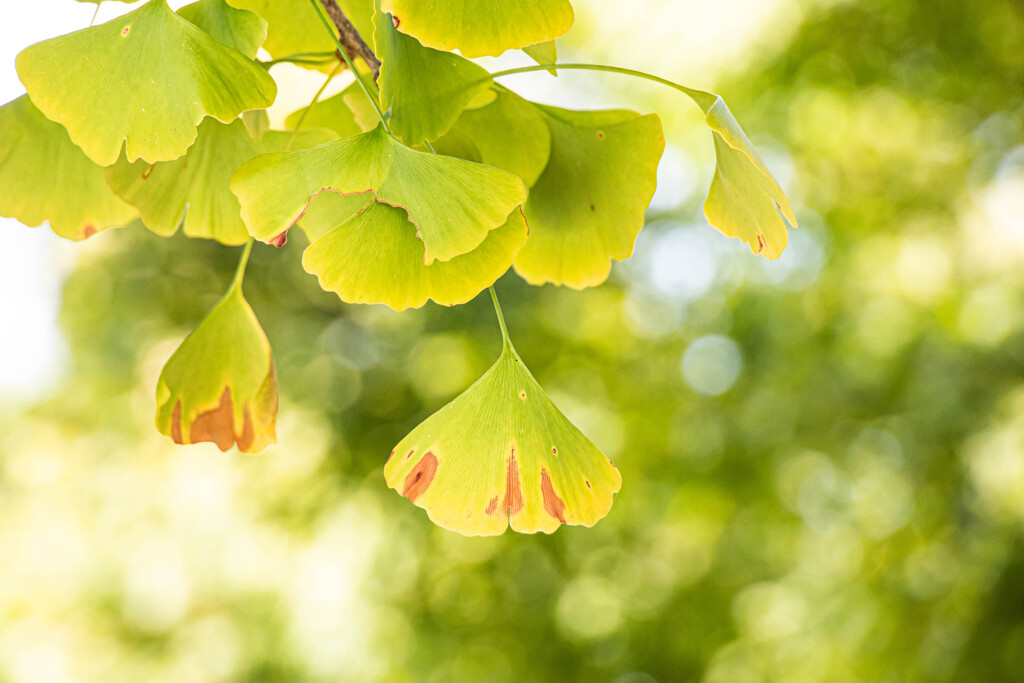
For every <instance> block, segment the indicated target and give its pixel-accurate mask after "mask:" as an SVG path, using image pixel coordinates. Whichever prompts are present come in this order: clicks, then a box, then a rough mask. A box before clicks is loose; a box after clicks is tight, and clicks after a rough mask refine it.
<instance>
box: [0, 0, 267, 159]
mask: <svg viewBox="0 0 1024 683" xmlns="http://www.w3.org/2000/svg"><path fill="white" fill-rule="evenodd" d="M17 67H18V75H19V76H20V77H21V80H22V82H23V83H24V84H25V87H26V88H27V89H28V94H29V96H30V97H31V98H32V102H33V103H34V104H35V105H36V106H37V107H38V108H39V110H40V111H42V112H43V114H45V115H46V116H47V118H49V119H51V120H52V121H56V122H58V123H60V124H61V125H63V126H64V127H65V128H67V130H68V134H69V135H70V137H71V140H72V141H73V142H74V143H75V144H77V145H78V146H79V147H81V148H82V150H83V151H84V152H85V153H86V155H87V156H88V157H89V158H90V159H92V160H93V161H95V162H96V163H98V164H100V165H101V166H109V165H110V164H112V163H114V162H115V161H117V157H118V155H119V154H120V152H121V148H122V146H125V149H126V152H127V156H128V159H129V161H135V160H136V159H140V158H141V159H144V160H145V161H148V162H150V163H153V162H157V161H167V160H170V159H176V158H178V157H179V156H181V155H182V154H184V153H185V150H187V149H188V148H189V146H190V145H191V144H192V143H193V142H194V141H195V138H196V126H197V125H198V124H199V122H200V121H201V120H202V119H203V118H204V117H206V116H212V117H214V118H216V119H219V120H220V121H223V122H224V123H228V122H230V121H232V120H234V119H235V118H236V117H237V116H238V115H239V114H240V113H242V112H243V111H245V110H247V109H265V108H267V107H269V106H270V105H271V104H272V103H273V102H274V98H275V96H276V94H277V86H276V85H275V83H274V81H273V79H272V78H270V76H268V75H267V73H266V71H264V70H263V69H262V68H260V67H259V66H258V65H257V64H256V63H254V62H253V61H251V60H249V59H247V58H246V57H245V56H244V55H242V54H241V53H239V52H236V51H235V50H232V49H230V48H228V47H226V46H224V45H222V44H221V43H219V42H217V41H216V40H214V39H213V38H211V37H210V36H209V35H207V34H206V33H205V32H204V31H201V30H200V29H199V28H197V27H196V26H194V25H193V24H191V23H190V22H188V21H186V20H185V19H182V18H181V17H179V16H178V15H177V14H175V13H174V12H172V11H171V10H170V8H169V7H168V6H167V3H166V1H165V0H150V1H149V2H148V3H146V4H145V5H143V6H142V7H140V8H139V9H137V10H135V11H133V12H130V13H129V14H126V15H124V16H122V17H118V18H116V19H113V20H112V21H109V22H107V23H106V24H102V25H100V26H96V27H93V28H87V29H84V30H82V31H77V32H75V33H70V34H68V35H66V36H61V37H59V38H52V39H50V40H46V41H43V42H41V43H37V44H35V45H33V46H31V47H29V48H27V49H26V50H24V51H23V52H22V53H21V54H19V55H18V59H17Z"/></svg>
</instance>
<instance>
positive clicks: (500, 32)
mask: <svg viewBox="0 0 1024 683" xmlns="http://www.w3.org/2000/svg"><path fill="white" fill-rule="evenodd" d="M381 8H382V9H383V10H384V11H385V12H389V13H390V14H393V15H394V16H395V17H396V18H397V19H398V30H399V31H402V32H403V33H407V34H409V35H410V36H413V37H415V38H417V39H418V40H419V41H420V42H421V43H423V44H424V45H426V46H427V47H432V48H434V49H437V50H444V51H446V52H451V51H452V50H459V51H460V52H461V53H462V54H463V55H465V56H466V57H469V58H474V57H484V56H497V55H500V54H501V53H502V52H504V51H505V50H515V49H519V48H521V47H526V46H527V45H533V44H534V43H540V42H543V41H545V40H554V39H555V38H558V37H559V36H561V35H564V34H565V32H566V31H568V30H569V29H570V28H571V27H572V23H573V11H572V5H570V4H569V0H446V1H445V2H425V1H424V0H381Z"/></svg>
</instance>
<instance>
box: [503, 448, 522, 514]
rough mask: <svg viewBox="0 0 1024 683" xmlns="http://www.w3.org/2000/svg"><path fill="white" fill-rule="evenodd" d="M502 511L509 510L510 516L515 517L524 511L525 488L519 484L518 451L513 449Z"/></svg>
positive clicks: (509, 460)
mask: <svg viewBox="0 0 1024 683" xmlns="http://www.w3.org/2000/svg"><path fill="white" fill-rule="evenodd" d="M501 509H502V510H508V514H509V515H514V514H516V513H517V512H519V511H520V510H522V509H523V487H522V485H521V484H520V483H519V463H518V462H516V449H514V448H513V449H512V455H511V457H509V459H508V471H507V472H506V474H505V500H504V502H502V504H501Z"/></svg>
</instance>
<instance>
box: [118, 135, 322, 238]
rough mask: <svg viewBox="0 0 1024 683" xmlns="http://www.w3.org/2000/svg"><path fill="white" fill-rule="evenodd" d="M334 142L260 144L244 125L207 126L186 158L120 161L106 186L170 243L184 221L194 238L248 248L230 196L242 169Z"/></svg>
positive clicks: (273, 138)
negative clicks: (263, 158) (272, 155)
mask: <svg viewBox="0 0 1024 683" xmlns="http://www.w3.org/2000/svg"><path fill="white" fill-rule="evenodd" d="M293 137H294V140H293ZM332 138H333V135H332V134H331V133H330V132H329V131H325V130H313V129H310V130H304V131H300V132H298V133H296V134H294V136H293V134H292V133H287V132H279V131H268V132H267V133H265V134H264V135H263V137H262V138H260V139H259V140H257V139H255V138H253V137H251V136H250V135H249V131H248V130H247V129H246V127H245V124H244V123H243V122H242V120H241V119H236V120H235V121H233V122H232V123H231V124H230V125H224V124H223V123H220V122H218V121H213V120H207V121H204V122H203V123H202V124H201V125H200V126H199V135H198V137H197V138H196V142H195V144H194V145H192V147H190V148H189V150H188V153H187V154H185V156H183V157H181V158H180V159H175V160H174V161H164V162H161V163H159V164H147V163H146V162H144V161H136V162H135V163H129V162H128V161H127V160H126V159H125V158H124V157H121V159H120V160H119V161H118V162H117V163H116V164H114V165H113V166H110V167H109V168H107V171H106V173H107V182H108V183H109V184H110V187H111V188H113V190H114V192H116V193H117V194H118V196H120V197H121V198H122V199H124V200H125V201H127V202H128V203H130V204H131V205H132V206H134V207H136V208H137V209H138V210H139V213H140V214H141V215H142V221H143V223H145V225H146V227H147V228H149V229H150V230H152V231H153V232H155V233H156V234H158V235H161V236H163V237H170V236H171V235H173V234H174V233H175V232H176V231H177V230H178V226H179V225H181V223H182V219H184V221H185V234H186V235H188V236H189V237H205V238H208V239H215V240H217V241H218V242H222V243H223V244H244V243H245V242H246V241H247V240H248V239H249V231H248V230H246V228H245V223H243V222H242V217H241V213H240V212H241V207H240V206H239V204H238V198H237V197H235V195H233V194H231V177H232V176H233V175H234V174H235V171H236V170H238V167H239V166H241V165H242V164H243V163H244V162H246V161H248V160H249V159H251V158H253V157H254V156H256V155H257V154H263V153H266V152H270V151H278V150H282V149H285V147H286V146H287V145H288V144H289V143H291V144H292V145H293V147H295V148H302V147H309V146H312V145H317V144H320V143H322V142H327V141H329V140H331V139H332ZM186 214H187V215H186Z"/></svg>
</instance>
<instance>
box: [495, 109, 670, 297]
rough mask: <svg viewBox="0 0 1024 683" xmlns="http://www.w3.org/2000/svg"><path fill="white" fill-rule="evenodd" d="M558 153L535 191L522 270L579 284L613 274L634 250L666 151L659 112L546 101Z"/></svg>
mask: <svg viewBox="0 0 1024 683" xmlns="http://www.w3.org/2000/svg"><path fill="white" fill-rule="evenodd" d="M539 109H540V110H541V111H542V112H543V116H544V120H545V122H546V123H547V125H548V129H549V130H550V132H551V159H550V161H549V162H548V165H547V167H546V168H545V169H544V173H543V175H541V177H540V179H539V180H538V181H537V183H536V184H535V185H534V186H533V188H532V189H531V191H530V200H529V201H528V202H527V203H526V207H525V211H526V221H527V223H529V225H530V238H529V239H528V240H527V241H526V245H525V246H524V247H523V248H522V250H521V251H520V252H519V255H518V256H517V257H516V261H515V269H516V272H517V273H519V275H521V276H522V277H523V278H524V279H525V280H526V281H527V282H529V283H530V284H534V285H541V284H544V283H545V282H552V283H554V284H556V285H566V286H569V287H572V288H574V289H582V288H584V287H592V286H595V285H599V284H601V283H602V282H604V281H605V280H606V279H607V278H608V273H609V272H610V271H611V260H612V259H614V260H618V261H621V260H622V259H625V258H628V257H629V256H630V255H631V254H632V253H633V243H634V242H635V241H636V236H637V234H638V233H639V232H640V229H641V228H642V227H643V225H644V212H645V211H646V210H647V206H648V204H650V201H651V197H653V196H654V188H655V186H656V185H657V172H658V161H659V160H660V159H661V153H662V151H664V149H665V137H664V135H663V134H662V130H661V122H660V120H659V119H658V117H657V116H656V115H654V114H648V115H646V116H641V115H639V114H636V113H634V112H630V111H622V110H613V111H596V112H593V111H590V112H581V111H568V110H566V109H557V108H555V107H539Z"/></svg>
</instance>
